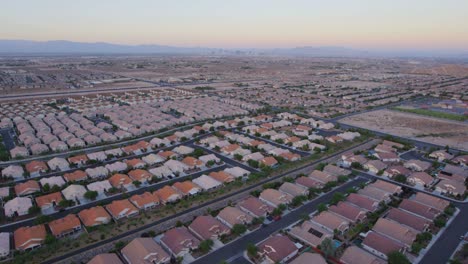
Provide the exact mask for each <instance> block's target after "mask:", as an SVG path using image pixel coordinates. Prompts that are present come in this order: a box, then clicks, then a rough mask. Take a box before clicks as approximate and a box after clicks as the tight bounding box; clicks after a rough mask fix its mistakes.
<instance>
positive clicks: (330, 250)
mask: <svg viewBox="0 0 468 264" xmlns="http://www.w3.org/2000/svg"><path fill="white" fill-rule="evenodd" d="M320 250H322V252H323V254H324V255H325V257H327V258H328V257H334V256H335V251H336V249H335V245H334V244H333V241H332V240H331V239H330V238H325V239H324V240H323V241H322V243H320Z"/></svg>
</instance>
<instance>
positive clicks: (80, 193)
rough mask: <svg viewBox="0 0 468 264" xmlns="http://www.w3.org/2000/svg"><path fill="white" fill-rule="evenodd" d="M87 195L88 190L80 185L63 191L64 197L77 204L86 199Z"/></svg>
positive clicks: (73, 185) (71, 186)
mask: <svg viewBox="0 0 468 264" xmlns="http://www.w3.org/2000/svg"><path fill="white" fill-rule="evenodd" d="M85 193H86V188H85V187H84V186H82V185H78V184H72V185H70V186H68V187H67V188H65V189H63V190H62V194H63V197H64V198H65V199H66V200H70V201H75V202H76V201H79V200H81V199H84V194H85Z"/></svg>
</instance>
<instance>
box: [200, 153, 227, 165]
mask: <svg viewBox="0 0 468 264" xmlns="http://www.w3.org/2000/svg"><path fill="white" fill-rule="evenodd" d="M198 159H199V160H201V161H202V162H203V164H206V163H207V162H209V161H214V162H215V163H218V162H220V161H221V160H220V159H219V158H218V157H216V155H214V154H208V155H203V156H200V157H199V158H198Z"/></svg>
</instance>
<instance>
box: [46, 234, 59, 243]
mask: <svg viewBox="0 0 468 264" xmlns="http://www.w3.org/2000/svg"><path fill="white" fill-rule="evenodd" d="M56 240H57V239H56V238H55V237H54V236H53V235H51V234H47V235H46V237H45V240H44V243H46V244H47V245H50V244H52V243H54V242H55V241H56Z"/></svg>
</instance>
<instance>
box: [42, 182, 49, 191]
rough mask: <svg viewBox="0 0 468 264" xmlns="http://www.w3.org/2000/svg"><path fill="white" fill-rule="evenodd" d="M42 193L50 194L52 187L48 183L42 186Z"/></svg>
mask: <svg viewBox="0 0 468 264" xmlns="http://www.w3.org/2000/svg"><path fill="white" fill-rule="evenodd" d="M42 191H43V192H45V193H48V192H49V191H50V185H49V184H48V183H46V184H44V185H42Z"/></svg>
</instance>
